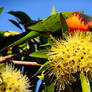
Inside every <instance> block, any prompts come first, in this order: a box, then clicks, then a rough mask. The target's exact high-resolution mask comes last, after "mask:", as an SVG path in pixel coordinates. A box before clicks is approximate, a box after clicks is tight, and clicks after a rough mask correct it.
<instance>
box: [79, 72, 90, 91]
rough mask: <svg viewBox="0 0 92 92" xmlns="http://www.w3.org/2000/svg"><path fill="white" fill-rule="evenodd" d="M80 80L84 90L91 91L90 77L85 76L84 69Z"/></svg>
mask: <svg viewBox="0 0 92 92" xmlns="http://www.w3.org/2000/svg"><path fill="white" fill-rule="evenodd" d="M80 80H81V86H82V92H91V89H90V83H89V80H88V77H87V76H85V74H84V72H83V71H82V72H81V73H80Z"/></svg>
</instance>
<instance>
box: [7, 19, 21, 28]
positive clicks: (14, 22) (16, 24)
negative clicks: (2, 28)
mask: <svg viewBox="0 0 92 92" xmlns="http://www.w3.org/2000/svg"><path fill="white" fill-rule="evenodd" d="M9 21H10V22H11V23H13V24H14V25H15V26H17V27H18V28H19V29H20V30H22V28H21V27H20V25H19V23H17V22H16V21H14V20H11V19H10V20H9Z"/></svg>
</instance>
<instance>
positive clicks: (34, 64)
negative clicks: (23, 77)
mask: <svg viewBox="0 0 92 92" xmlns="http://www.w3.org/2000/svg"><path fill="white" fill-rule="evenodd" d="M12 62H13V63H14V64H17V65H29V66H40V64H38V63H37V62H28V61H15V60H13V61H12Z"/></svg>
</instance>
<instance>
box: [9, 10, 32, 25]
mask: <svg viewBox="0 0 92 92" xmlns="http://www.w3.org/2000/svg"><path fill="white" fill-rule="evenodd" d="M8 13H9V14H11V15H13V16H15V17H17V18H19V19H20V20H21V22H22V24H24V23H30V22H32V19H31V18H30V17H29V16H28V15H27V14H26V13H24V12H21V11H10V12H8Z"/></svg>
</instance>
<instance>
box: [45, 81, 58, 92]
mask: <svg viewBox="0 0 92 92" xmlns="http://www.w3.org/2000/svg"><path fill="white" fill-rule="evenodd" d="M55 84H56V82H52V83H51V84H50V85H49V86H45V92H54V89H55Z"/></svg>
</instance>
